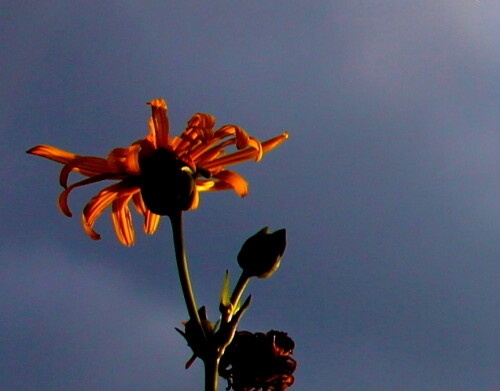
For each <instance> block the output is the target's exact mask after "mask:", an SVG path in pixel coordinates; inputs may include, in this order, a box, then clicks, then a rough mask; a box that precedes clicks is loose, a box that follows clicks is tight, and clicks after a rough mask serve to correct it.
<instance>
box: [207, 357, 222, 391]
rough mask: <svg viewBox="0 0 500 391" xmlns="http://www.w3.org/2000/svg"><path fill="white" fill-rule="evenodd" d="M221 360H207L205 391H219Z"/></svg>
mask: <svg viewBox="0 0 500 391" xmlns="http://www.w3.org/2000/svg"><path fill="white" fill-rule="evenodd" d="M219 360H220V359H219V358H218V357H215V356H214V357H210V359H209V360H205V361H204V362H203V363H204V364H205V391H217V386H218V384H217V382H218V381H219Z"/></svg>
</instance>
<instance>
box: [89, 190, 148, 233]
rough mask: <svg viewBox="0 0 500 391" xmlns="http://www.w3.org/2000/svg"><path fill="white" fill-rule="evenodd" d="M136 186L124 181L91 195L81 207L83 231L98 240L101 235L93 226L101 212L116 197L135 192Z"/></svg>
mask: <svg viewBox="0 0 500 391" xmlns="http://www.w3.org/2000/svg"><path fill="white" fill-rule="evenodd" d="M138 190H139V188H138V187H136V186H131V185H130V184H127V183H125V182H119V183H115V184H114V185H111V186H108V187H106V188H104V189H102V190H101V191H100V192H99V194H97V195H96V196H95V197H93V198H92V199H91V200H90V201H89V203H88V204H87V205H86V206H85V208H84V209H83V214H82V221H83V228H84V229H85V232H87V234H88V235H89V236H90V237H91V238H92V239H94V240H99V239H100V238H101V236H100V235H99V234H98V233H97V232H95V231H94V229H93V226H94V223H95V221H96V220H97V218H98V217H99V216H100V215H101V214H102V212H103V211H104V210H105V209H106V208H107V207H108V206H109V204H111V203H112V202H113V201H114V200H116V199H117V198H118V197H121V196H125V195H127V194H131V193H134V192H137V191H138Z"/></svg>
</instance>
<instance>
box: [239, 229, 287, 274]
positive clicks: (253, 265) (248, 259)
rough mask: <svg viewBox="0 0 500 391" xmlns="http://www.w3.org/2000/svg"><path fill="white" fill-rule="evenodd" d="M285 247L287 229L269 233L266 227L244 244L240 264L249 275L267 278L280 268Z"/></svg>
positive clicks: (240, 254)
mask: <svg viewBox="0 0 500 391" xmlns="http://www.w3.org/2000/svg"><path fill="white" fill-rule="evenodd" d="M285 248H286V230H285V229H284V228H283V229H280V230H278V231H276V232H273V233H269V227H264V228H262V229H261V230H260V231H259V232H257V233H256V234H255V235H253V236H251V237H250V238H248V239H247V241H246V242H245V243H244V244H243V246H242V247H241V250H240V253H239V254H238V264H239V265H240V267H241V268H242V269H243V272H244V273H246V274H247V275H248V276H249V277H259V278H267V277H269V276H270V275H271V274H273V273H274V272H275V271H276V269H278V267H279V265H280V261H281V256H282V255H283V253H284V252H285Z"/></svg>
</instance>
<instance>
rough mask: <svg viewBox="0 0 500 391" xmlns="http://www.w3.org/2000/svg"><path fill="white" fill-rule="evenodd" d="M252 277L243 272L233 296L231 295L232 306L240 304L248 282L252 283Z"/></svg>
mask: <svg viewBox="0 0 500 391" xmlns="http://www.w3.org/2000/svg"><path fill="white" fill-rule="evenodd" d="M250 278H251V277H250V276H248V275H247V274H246V273H245V271H243V272H242V273H241V275H240V278H239V279H238V282H237V283H236V286H235V287H234V291H233V294H232V295H231V304H233V305H234V306H236V305H237V304H238V302H239V301H240V299H241V296H242V295H243V291H244V290H245V288H246V286H247V285H248V282H249V281H250Z"/></svg>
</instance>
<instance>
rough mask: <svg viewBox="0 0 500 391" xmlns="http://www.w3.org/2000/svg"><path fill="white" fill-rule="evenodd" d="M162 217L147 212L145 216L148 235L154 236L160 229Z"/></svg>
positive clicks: (145, 228) (145, 230)
mask: <svg viewBox="0 0 500 391" xmlns="http://www.w3.org/2000/svg"><path fill="white" fill-rule="evenodd" d="M160 219H161V216H160V215H157V214H155V213H153V212H151V211H150V210H148V211H147V212H146V215H145V216H144V232H145V233H146V234H148V235H152V234H154V233H155V232H156V230H157V229H158V224H160Z"/></svg>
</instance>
